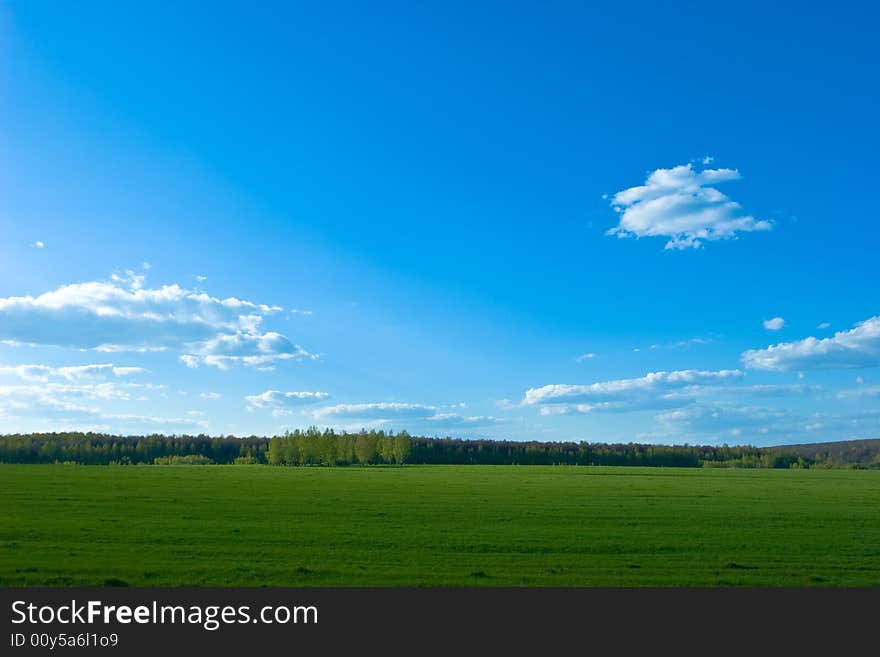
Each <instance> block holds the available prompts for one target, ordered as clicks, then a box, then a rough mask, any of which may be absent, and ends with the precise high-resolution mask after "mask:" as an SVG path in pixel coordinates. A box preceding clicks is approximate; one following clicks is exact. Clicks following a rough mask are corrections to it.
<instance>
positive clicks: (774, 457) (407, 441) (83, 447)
mask: <svg viewBox="0 0 880 657" xmlns="http://www.w3.org/2000/svg"><path fill="white" fill-rule="evenodd" d="M833 454H834V452H833V451H829V450H824V451H823V450H813V452H811V453H810V454H805V453H804V452H803V451H801V452H800V453H798V452H796V451H794V450H787V449H786V448H779V447H774V448H759V447H752V446H727V445H722V446H720V447H715V446H707V445H649V444H640V443H617V444H606V443H588V442H538V441H527V442H520V441H510V440H463V439H456V438H428V437H414V436H410V435H409V434H408V433H407V432H405V431H401V432H399V433H396V434H395V433H394V432H392V431H388V432H386V431H382V430H369V431H367V430H362V431H359V432H353V433H350V432H335V431H333V430H332V429H324V430H321V429H318V428H317V427H311V428H309V429H306V430H296V431H292V432H286V433H284V434H282V435H279V436H274V437H272V438H267V437H261V436H248V437H243V438H239V437H235V436H218V437H212V436H208V435H204V434H201V435H197V436H191V435H180V436H178V435H171V436H169V435H161V434H152V435H148V436H118V435H111V434H102V433H78V432H62V433H31V434H6V435H0V462H3V463H79V464H84V465H109V464H121V465H127V464H158V465H174V464H190V465H209V464H237V465H239V464H269V465H286V466H345V465H381V464H406V463H410V464H450V465H452V464H482V465H615V466H665V467H688V468H695V467H735V468H810V467H872V468H878V467H880V458H876V453H875V452H871V453H870V454H869V455H870V459H868V458H866V459H865V460H863V461H859V462H852V461H848V462H840V461H836V460H835V459H834V457H833Z"/></svg>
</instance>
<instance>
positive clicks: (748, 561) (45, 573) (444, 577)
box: [0, 465, 880, 586]
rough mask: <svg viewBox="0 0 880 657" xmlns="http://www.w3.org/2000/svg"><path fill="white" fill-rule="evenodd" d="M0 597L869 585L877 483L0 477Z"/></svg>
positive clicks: (846, 479) (431, 469) (666, 476)
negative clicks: (119, 588)
mask: <svg viewBox="0 0 880 657" xmlns="http://www.w3.org/2000/svg"><path fill="white" fill-rule="evenodd" d="M0 499H2V510H3V522H2V523H0V584H2V585H7V586H8V585H12V586H23V585H24V586H33V585H53V586H65V585H71V586H73V585H98V586H100V585H105V584H129V585H137V586H186V585H196V586H208V585H211V586H222V585H241V586H261V585H270V586H324V585H343V586H370V585H373V586H584V585H586V586H621V585H625V586H633V585H635V586H656V585H659V586H683V585H696V586H718V585H720V586H804V585H810V586H813V585H816V586H864V585H874V586H876V585H880V472H877V471H848V470H714V469H672V468H667V469H654V468H607V467H538V466H531V467H517V466H406V467H349V468H318V467H315V468H307V467H302V468H284V467H271V466H128V467H121V466H118V467H114V466H93V467H88V466H66V465H0Z"/></svg>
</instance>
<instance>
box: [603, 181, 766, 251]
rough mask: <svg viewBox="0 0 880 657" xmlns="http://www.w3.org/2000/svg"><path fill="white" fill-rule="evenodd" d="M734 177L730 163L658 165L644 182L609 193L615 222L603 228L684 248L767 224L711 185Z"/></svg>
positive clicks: (764, 228)
mask: <svg viewBox="0 0 880 657" xmlns="http://www.w3.org/2000/svg"><path fill="white" fill-rule="evenodd" d="M739 178H740V174H739V172H738V171H736V170H734V169H703V170H702V171H696V170H694V168H693V165H691V164H686V165H680V166H676V167H673V168H671V169H657V170H656V171H654V172H653V173H651V174H650V175H649V176H648V179H647V180H646V181H645V184H644V185H640V186H638V187H630V188H629V189H625V190H623V191H621V192H618V193H617V194H615V195H614V196H613V197H612V199H611V204H612V206H613V207H614V209H615V210H616V211H617V212H618V213H619V214H620V223H619V224H618V226H616V227H615V228H612V229H611V230H609V231H608V232H607V234H608V235H617V236H618V237H666V238H668V239H669V241H668V242H667V243H666V248H667V249H687V248H698V247H700V246H701V245H702V243H703V241H711V240H721V239H731V238H734V237H736V235H737V234H738V233H741V232H751V231H758V230H770V229H771V228H772V224H771V223H770V222H769V221H763V220H762V221H758V220H756V219H755V218H754V217H753V216H751V215H749V214H747V213H746V212H745V211H744V210H743V209H742V207H741V206H740V205H739V203H736V202H734V201H731V200H730V199H729V198H728V197H727V196H725V195H724V194H722V193H721V192H719V191H718V190H717V189H716V188H715V187H713V186H712V185H715V184H718V183H723V182H727V181H731V180H739Z"/></svg>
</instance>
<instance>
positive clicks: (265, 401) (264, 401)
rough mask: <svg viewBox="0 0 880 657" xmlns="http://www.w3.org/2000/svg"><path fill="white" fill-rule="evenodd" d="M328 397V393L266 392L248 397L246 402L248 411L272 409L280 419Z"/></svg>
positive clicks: (273, 413) (274, 414)
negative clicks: (295, 409) (298, 408)
mask: <svg viewBox="0 0 880 657" xmlns="http://www.w3.org/2000/svg"><path fill="white" fill-rule="evenodd" d="M328 397H330V395H329V394H328V393H326V392H311V391H308V392H306V391H296V392H282V391H280V390H266V391H265V392H263V393H260V394H259V395H248V396H247V397H245V401H247V402H248V410H253V409H254V408H265V409H270V410H271V411H272V415H273V416H275V417H280V416H282V415H291V414H292V413H293V409H294V408H297V407H300V406H304V405H306V404H313V403H315V402H319V401H323V400H325V399H327V398H328Z"/></svg>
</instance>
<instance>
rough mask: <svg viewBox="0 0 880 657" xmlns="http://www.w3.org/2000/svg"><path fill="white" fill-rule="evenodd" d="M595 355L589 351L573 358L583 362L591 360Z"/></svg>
mask: <svg viewBox="0 0 880 657" xmlns="http://www.w3.org/2000/svg"><path fill="white" fill-rule="evenodd" d="M595 357H596V354H592V353H589V354H581V355H580V356H578V357H577V358H576V359H575V360H576V361H577V362H578V363H583V362H584V361H585V360H593V359H594V358H595Z"/></svg>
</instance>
